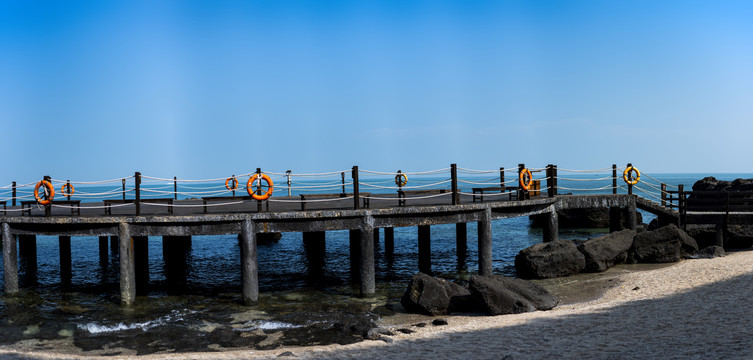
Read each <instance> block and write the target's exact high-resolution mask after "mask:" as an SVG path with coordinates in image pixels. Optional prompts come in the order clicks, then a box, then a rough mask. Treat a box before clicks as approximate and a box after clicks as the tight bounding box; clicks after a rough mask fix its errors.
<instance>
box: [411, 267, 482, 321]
mask: <svg viewBox="0 0 753 360" xmlns="http://www.w3.org/2000/svg"><path fill="white" fill-rule="evenodd" d="M470 295H471V293H470V291H468V289H466V288H464V287H462V286H460V285H458V284H455V283H453V282H450V281H447V280H445V279H440V278H436V277H432V276H429V275H426V274H424V273H418V274H415V275H413V278H412V279H411V281H410V283H409V284H408V288H407V289H406V291H405V294H403V297H402V299H401V300H400V304H402V305H403V307H404V308H405V309H406V310H407V311H409V312H414V313H420V314H426V315H433V316H436V315H447V314H449V313H450V312H452V311H463V310H464V309H465V308H467V307H468V301H469V300H470V298H471V296H470Z"/></svg>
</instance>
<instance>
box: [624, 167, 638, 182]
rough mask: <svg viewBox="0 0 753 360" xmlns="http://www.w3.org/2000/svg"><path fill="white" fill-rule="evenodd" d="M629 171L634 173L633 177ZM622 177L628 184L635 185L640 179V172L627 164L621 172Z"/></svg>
mask: <svg viewBox="0 0 753 360" xmlns="http://www.w3.org/2000/svg"><path fill="white" fill-rule="evenodd" d="M631 172H634V173H635V177H634V178H633V177H632V174H630V173H631ZM622 179H623V180H625V182H626V183H627V184H628V185H635V184H637V183H638V182H639V181H641V172H640V171H638V169H636V168H634V167H632V166H628V167H627V168H626V169H625V171H624V172H623V173H622Z"/></svg>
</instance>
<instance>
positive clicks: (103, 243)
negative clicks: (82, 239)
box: [99, 236, 109, 268]
mask: <svg viewBox="0 0 753 360" xmlns="http://www.w3.org/2000/svg"><path fill="white" fill-rule="evenodd" d="M107 240H108V239H107V236H100V237H99V266H100V267H102V268H107V263H108V260H109V258H108V255H107Z"/></svg>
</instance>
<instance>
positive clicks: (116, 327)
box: [77, 309, 196, 334]
mask: <svg viewBox="0 0 753 360" xmlns="http://www.w3.org/2000/svg"><path fill="white" fill-rule="evenodd" d="M195 313H196V311H193V310H188V309H183V310H173V311H171V312H170V314H167V315H165V316H161V317H159V318H157V319H154V320H148V321H145V322H136V323H131V324H126V323H124V322H119V323H117V324H113V325H104V324H98V323H94V322H90V323H87V324H78V325H77V327H78V328H79V329H80V330H84V331H88V332H89V333H91V334H102V333H111V332H117V331H125V330H137V329H140V330H142V331H147V330H149V329H152V328H155V327H158V326H164V325H168V324H170V323H175V322H178V321H182V320H184V319H185V316H186V315H190V314H195Z"/></svg>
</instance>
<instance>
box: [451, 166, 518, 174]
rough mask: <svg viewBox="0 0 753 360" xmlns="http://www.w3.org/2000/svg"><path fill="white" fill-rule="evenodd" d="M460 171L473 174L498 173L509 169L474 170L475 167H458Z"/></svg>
mask: <svg viewBox="0 0 753 360" xmlns="http://www.w3.org/2000/svg"><path fill="white" fill-rule="evenodd" d="M458 171H460V172H464V173H471V174H491V173H498V172H500V171H507V170H473V169H466V168H461V167H458Z"/></svg>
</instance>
